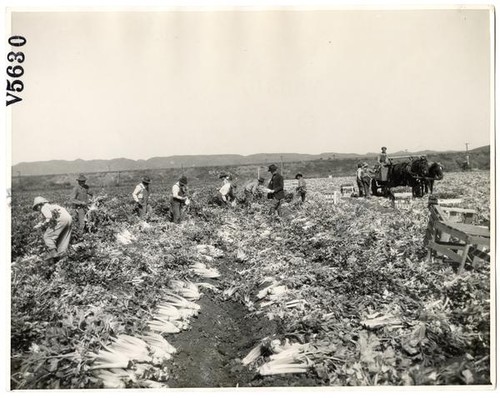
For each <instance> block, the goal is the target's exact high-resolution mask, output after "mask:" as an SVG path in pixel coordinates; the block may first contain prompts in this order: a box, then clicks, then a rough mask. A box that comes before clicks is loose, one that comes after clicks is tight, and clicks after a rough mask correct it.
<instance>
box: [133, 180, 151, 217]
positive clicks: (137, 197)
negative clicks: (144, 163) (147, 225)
mask: <svg viewBox="0 0 500 398" xmlns="http://www.w3.org/2000/svg"><path fill="white" fill-rule="evenodd" d="M150 183H151V179H150V178H149V177H144V178H143V179H142V182H141V183H140V184H138V185H137V186H136V187H135V189H134V192H132V197H133V198H134V201H135V207H134V213H136V214H137V215H138V216H139V217H144V216H145V215H146V214H147V212H148V204H149V184H150Z"/></svg>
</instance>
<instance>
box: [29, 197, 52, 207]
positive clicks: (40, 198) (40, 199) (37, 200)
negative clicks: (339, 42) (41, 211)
mask: <svg viewBox="0 0 500 398" xmlns="http://www.w3.org/2000/svg"><path fill="white" fill-rule="evenodd" d="M42 203H49V201H48V200H47V199H45V198H44V197H43V196H37V197H36V198H35V200H34V201H33V210H35V207H36V206H38V205H39V204H42Z"/></svg>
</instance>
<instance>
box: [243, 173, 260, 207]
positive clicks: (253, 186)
mask: <svg viewBox="0 0 500 398" xmlns="http://www.w3.org/2000/svg"><path fill="white" fill-rule="evenodd" d="M263 184H264V178H263V177H259V178H258V179H257V180H253V181H250V182H249V183H248V184H246V185H245V188H244V189H243V192H244V194H245V204H247V205H249V204H250V203H251V202H252V200H253V199H255V198H259V197H262V188H263Z"/></svg>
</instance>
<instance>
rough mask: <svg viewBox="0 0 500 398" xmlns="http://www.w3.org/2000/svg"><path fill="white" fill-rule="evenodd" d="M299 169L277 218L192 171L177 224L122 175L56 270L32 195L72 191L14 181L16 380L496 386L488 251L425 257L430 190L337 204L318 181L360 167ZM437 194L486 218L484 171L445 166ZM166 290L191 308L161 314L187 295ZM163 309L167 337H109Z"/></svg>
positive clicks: (61, 384)
mask: <svg viewBox="0 0 500 398" xmlns="http://www.w3.org/2000/svg"><path fill="white" fill-rule="evenodd" d="M307 182H308V188H309V192H308V196H307V201H306V203H305V204H303V205H301V204H300V203H298V201H296V200H292V201H290V202H288V203H286V204H285V205H284V209H283V210H284V215H283V218H282V219H276V218H274V217H272V216H269V215H268V214H267V208H268V206H269V204H268V203H266V201H265V200H262V201H259V202H255V203H253V204H252V205H251V207H250V208H244V207H242V206H237V207H234V208H221V207H217V206H213V205H209V204H208V202H209V198H210V196H211V193H212V192H213V191H214V189H215V187H214V185H211V184H205V186H201V185H200V187H199V188H193V190H192V192H191V196H192V199H193V200H192V204H191V206H190V207H189V209H188V212H187V215H186V220H185V221H184V222H183V223H182V224H181V225H174V224H171V223H169V222H168V220H167V212H168V201H167V197H166V196H165V195H162V194H159V193H158V194H154V195H153V196H152V202H153V209H154V213H153V214H152V215H151V217H150V218H149V219H148V220H147V221H144V220H139V219H137V218H136V217H135V216H133V215H132V207H133V206H132V203H131V195H130V194H131V191H130V187H126V188H123V187H113V188H109V189H108V188H107V189H106V192H103V193H105V194H107V199H106V200H105V201H104V202H103V204H102V206H101V207H100V208H99V211H98V213H97V219H96V220H95V223H94V225H93V226H94V230H93V231H92V232H88V233H85V234H84V235H83V236H78V235H76V234H75V235H74V237H73V241H72V248H71V251H70V255H69V257H68V258H66V259H64V260H61V261H59V262H58V263H57V264H56V265H53V266H48V265H47V264H46V263H44V262H43V260H42V256H43V254H44V247H43V242H42V240H41V233H40V232H39V231H35V230H33V229H32V227H33V225H34V224H35V223H36V222H37V219H36V218H37V215H36V214H34V212H33V211H31V204H32V201H33V197H34V196H37V195H43V196H45V197H47V198H48V199H49V200H51V201H53V202H55V203H59V204H61V205H65V206H67V208H69V205H68V195H69V191H67V190H52V191H40V192H25V191H14V192H13V200H12V224H11V225H12V241H11V254H12V264H11V297H12V299H11V388H12V389H55V388H68V389H87V388H101V387H109V388H125V387H132V388H140V387H150V388H160V387H166V386H168V387H173V388H175V387H235V386H239V387H274V386H379V385H390V386H400V385H465V384H469V385H488V384H490V383H491V376H490V370H491V361H492V359H491V352H490V350H491V334H490V331H491V327H492V324H493V323H494V319H492V317H491V313H490V293H491V292H490V286H491V285H490V277H491V275H490V265H489V264H487V263H484V262H479V263H478V264H477V265H476V266H475V267H474V268H472V267H471V266H468V267H466V269H465V271H464V272H463V273H462V274H460V275H457V274H456V266H455V265H453V264H450V263H449V262H446V261H436V262H434V263H433V264H429V263H427V262H426V261H425V258H426V254H427V252H426V248H425V247H424V244H423V239H424V235H425V229H426V226H427V221H428V213H429V212H428V209H427V207H426V204H427V197H424V198H422V199H415V200H413V201H412V203H411V205H410V206H409V208H405V209H398V208H393V207H391V204H390V202H389V201H388V200H387V199H384V198H375V197H372V198H369V199H364V198H350V197H349V198H342V199H341V200H340V201H339V203H338V204H336V205H334V204H333V203H332V202H329V201H327V200H326V197H325V195H324V194H325V193H328V192H330V191H332V190H335V189H338V187H339V186H340V184H343V183H346V182H353V179H352V178H347V177H346V178H332V179H314V180H312V179H311V180H308V181H307ZM294 184H295V182H293V181H292V182H288V183H287V186H291V187H293V186H294ZM435 193H436V194H437V196H439V197H441V198H462V199H463V205H462V207H466V208H472V209H475V210H476V211H477V214H478V217H477V220H476V222H477V223H478V224H481V225H490V221H491V215H490V182H489V172H470V173H449V174H446V175H445V179H444V180H443V181H440V182H437V183H436V186H435ZM200 263H202V264H204V265H205V266H207V267H208V269H209V271H210V270H211V272H208V271H207V270H206V269H205V270H202V271H203V272H202V271H200V267H202V266H201V265H200ZM172 293H175V294H177V295H179V296H183V294H184V296H183V297H189V300H188V301H189V302H190V303H191V304H189V306H190V308H191V309H192V312H190V313H189V315H185V316H182V317H181V318H175V320H172V321H171V322H170V323H168V322H163V321H161V320H159V318H160V319H164V316H166V315H165V314H166V313H167V307H169V306H168V305H165V303H176V305H178V306H180V305H181V304H179V303H184V301H185V299H182V300H184V301H182V300H181V298H178V297H176V296H174V295H173V294H172ZM193 303H194V304H193ZM185 305H186V306H187V305H188V304H185ZM198 306H199V307H198ZM179 308H180V307H179ZM186 313H187V312H186ZM186 313H185V314H186ZM162 317H163V318H162ZM172 319H174V318H172ZM158 322H160V323H161V322H163V323H161V325H162V328H163V329H161V331H158V330H159V329H156V330H157V333H156V335H161V337H162V338H164V339H166V341H168V343H169V345H167V344H165V343H164V340H161V344H160V343H156V344H153V343H148V344H146V343H144V344H143V343H139V342H138V341H137V340H133V339H132V340H131V341H134V342H135V346H134V347H131V346H130V345H129V346H128V350H125V349H124V348H123V347H124V346H123V345H122V346H120V347H121V348H120V350H118V349H116V347H117V345H118V343H119V342H120V341H123V337H121V336H123V335H128V336H133V337H137V338H142V337H144V336H147V335H148V332H151V331H154V330H155V329H154V327H156V328H158V327H159V326H158V325H159V324H160V323H158ZM153 325H156V326H154V327H153ZM167 325H168V327H169V328H171V329H170V330H167ZM171 325H174V326H171ZM143 340H144V339H143ZM155 341H157V342H158V341H159V338H158V339H157V340H155ZM141 344H143V345H141ZM105 347H107V348H108V350H105V349H104V348H105ZM110 347H111V350H109V348H110ZM113 347H114V348H115V351H113ZM160 347H163V348H160ZM169 347H170V348H169ZM169 350H170V351H169ZM118 351H119V352H118ZM103 352H107V353H108V359H105V358H104V356H103V355H104V354H103ZM113 352H114V355H116V356H115V357H113V358H117V360H116V362H113V361H112V360H111V359H110V358H109V355H111V354H109V353H113ZM249 354H250V355H249ZM118 359H119V361H118Z"/></svg>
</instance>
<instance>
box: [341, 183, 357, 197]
mask: <svg viewBox="0 0 500 398" xmlns="http://www.w3.org/2000/svg"><path fill="white" fill-rule="evenodd" d="M354 193H356V189H355V188H354V185H351V184H343V185H341V186H340V195H341V196H342V197H345V196H352V195H353V194H354Z"/></svg>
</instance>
